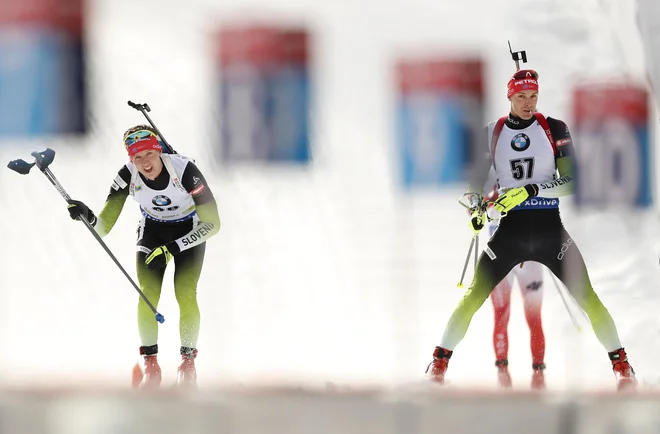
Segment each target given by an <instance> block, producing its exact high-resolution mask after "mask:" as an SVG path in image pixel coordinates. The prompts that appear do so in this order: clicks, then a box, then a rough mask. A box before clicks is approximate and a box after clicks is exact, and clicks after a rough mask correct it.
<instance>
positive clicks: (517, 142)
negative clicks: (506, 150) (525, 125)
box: [511, 133, 531, 152]
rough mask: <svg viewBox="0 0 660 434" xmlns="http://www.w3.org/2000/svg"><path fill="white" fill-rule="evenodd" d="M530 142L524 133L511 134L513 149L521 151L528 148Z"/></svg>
mask: <svg viewBox="0 0 660 434" xmlns="http://www.w3.org/2000/svg"><path fill="white" fill-rule="evenodd" d="M530 143H531V141H530V140H529V136H527V134H525V133H518V134H516V135H515V136H513V139H511V147H512V148H513V150H514V151H518V152H522V151H524V150H525V149H527V148H529V145H530Z"/></svg>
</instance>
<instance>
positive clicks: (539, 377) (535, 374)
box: [532, 363, 545, 390]
mask: <svg viewBox="0 0 660 434" xmlns="http://www.w3.org/2000/svg"><path fill="white" fill-rule="evenodd" d="M544 370H545V363H534V364H533V365H532V389H534V390H541V389H545V376H544V375H543V371H544Z"/></svg>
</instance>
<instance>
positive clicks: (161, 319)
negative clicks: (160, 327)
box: [156, 313, 165, 324]
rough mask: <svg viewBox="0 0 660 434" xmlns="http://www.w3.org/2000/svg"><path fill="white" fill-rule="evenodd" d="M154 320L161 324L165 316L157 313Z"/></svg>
mask: <svg viewBox="0 0 660 434" xmlns="http://www.w3.org/2000/svg"><path fill="white" fill-rule="evenodd" d="M156 321H158V322H159V323H161V324H162V323H164V322H165V317H164V316H163V315H161V314H159V313H157V314H156Z"/></svg>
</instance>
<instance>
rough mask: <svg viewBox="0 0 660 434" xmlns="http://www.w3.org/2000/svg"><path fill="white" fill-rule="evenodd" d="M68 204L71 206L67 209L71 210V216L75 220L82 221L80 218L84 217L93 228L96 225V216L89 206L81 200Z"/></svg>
mask: <svg viewBox="0 0 660 434" xmlns="http://www.w3.org/2000/svg"><path fill="white" fill-rule="evenodd" d="M67 202H68V203H69V206H68V207H67V208H68V210H69V216H71V218H72V219H73V220H80V217H81V216H82V217H85V219H86V220H87V221H88V222H89V223H90V224H91V225H92V226H94V225H95V224H96V216H95V215H94V213H93V212H92V210H91V209H89V207H88V206H87V205H85V204H84V203H82V202H81V201H79V200H73V199H69V200H67Z"/></svg>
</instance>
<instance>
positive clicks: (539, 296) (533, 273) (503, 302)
mask: <svg viewBox="0 0 660 434" xmlns="http://www.w3.org/2000/svg"><path fill="white" fill-rule="evenodd" d="M496 187H497V186H496ZM497 197H498V195H497V189H495V190H493V191H491V192H490V193H489V194H488V195H487V196H486V200H487V201H489V202H490V201H495V200H497ZM487 212H488V213H489V214H490V217H491V220H490V221H489V222H488V231H487V232H488V233H487V235H488V238H490V237H492V236H493V234H494V233H495V231H496V230H497V227H498V220H497V219H498V217H499V216H497V215H496V214H497V213H496V212H495V211H494V210H493V208H492V206H491V207H489V209H488V211H487ZM515 281H517V282H518V286H519V287H520V294H521V296H522V299H523V308H524V309H525V319H526V320H527V325H528V326H529V335H530V349H531V352H532V380H531V386H532V389H543V388H545V377H544V375H543V370H544V369H545V363H544V362H543V361H544V358H545V335H544V333H543V321H542V320H541V307H542V302H543V265H541V264H539V263H538V262H533V261H527V262H523V263H521V264H520V265H516V266H515V267H514V268H513V269H512V270H511V272H510V273H509V274H508V275H507V276H506V277H505V278H504V279H503V280H502V281H501V282H500V283H498V284H497V286H496V287H495V289H494V290H493V292H492V293H491V294H490V300H491V302H492V303H493V313H494V327H493V349H494V350H495V366H496V367H497V379H498V383H499V385H500V386H501V387H503V388H510V387H511V375H510V373H509V331H508V330H509V318H510V314H511V310H510V306H511V289H512V288H513V287H514V285H515Z"/></svg>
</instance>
